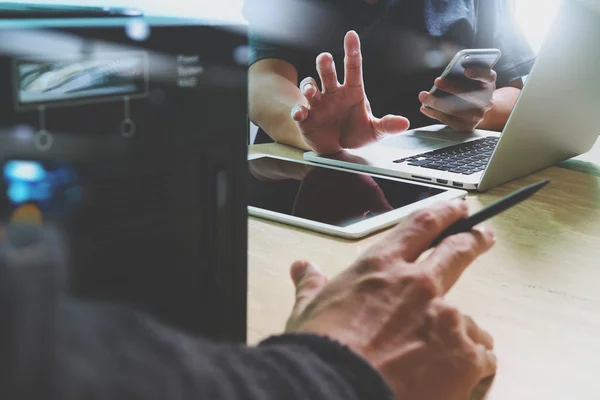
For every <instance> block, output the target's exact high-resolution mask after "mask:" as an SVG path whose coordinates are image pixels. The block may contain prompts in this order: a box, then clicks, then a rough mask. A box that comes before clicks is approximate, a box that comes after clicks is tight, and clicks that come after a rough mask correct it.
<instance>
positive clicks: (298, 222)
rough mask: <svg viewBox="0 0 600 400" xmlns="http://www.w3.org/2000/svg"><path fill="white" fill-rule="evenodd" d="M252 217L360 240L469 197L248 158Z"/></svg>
mask: <svg viewBox="0 0 600 400" xmlns="http://www.w3.org/2000/svg"><path fill="white" fill-rule="evenodd" d="M248 169H249V181H248V189H249V190H248V194H249V196H248V212H249V214H250V215H253V216H256V217H260V218H265V219H269V220H272V221H276V222H280V223H284V224H288V225H293V226H296V227H299V228H304V229H309V230H312V231H316V232H320V233H324V234H327V235H332V236H338V237H343V238H347V239H357V238H361V237H363V236H366V235H368V234H370V233H373V232H376V231H380V230H382V229H385V228H387V227H390V226H392V225H395V224H397V223H398V222H399V221H400V220H402V219H403V218H405V217H406V216H408V215H410V214H411V213H412V212H413V211H416V210H418V209H421V208H424V207H428V206H431V205H432V204H434V203H437V202H439V201H448V200H452V199H458V198H462V197H465V196H466V194H467V192H465V191H463V190H458V189H453V188H443V187H439V186H433V185H428V184H425V183H418V182H411V181H406V180H402V179H397V178H391V177H384V176H380V175H375V174H368V173H363V172H356V171H350V170H344V169H342V168H336V167H330V166H325V165H317V164H313V163H310V162H306V161H296V160H290V159H285V158H280V157H273V156H269V155H265V154H253V155H250V156H249V157H248Z"/></svg>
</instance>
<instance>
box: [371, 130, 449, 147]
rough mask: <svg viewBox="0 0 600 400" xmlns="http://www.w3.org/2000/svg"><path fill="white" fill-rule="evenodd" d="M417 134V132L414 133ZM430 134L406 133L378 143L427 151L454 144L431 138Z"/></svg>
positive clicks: (445, 140)
mask: <svg viewBox="0 0 600 400" xmlns="http://www.w3.org/2000/svg"><path fill="white" fill-rule="evenodd" d="M415 133H417V132H415ZM431 134H432V132H420V134H413V133H412V132H411V133H406V134H400V135H396V136H390V137H388V138H385V139H383V140H382V141H381V142H380V143H381V144H382V145H384V146H387V147H394V148H397V149H403V150H427V149H433V148H438V147H440V146H448V143H449V142H454V140H451V139H450V138H448V139H446V138H442V137H435V136H434V137H432V136H433V135H431Z"/></svg>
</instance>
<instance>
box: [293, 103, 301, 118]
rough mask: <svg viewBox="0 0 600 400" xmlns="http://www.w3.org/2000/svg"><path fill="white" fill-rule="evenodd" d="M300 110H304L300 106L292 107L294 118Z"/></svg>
mask: <svg viewBox="0 0 600 400" xmlns="http://www.w3.org/2000/svg"><path fill="white" fill-rule="evenodd" d="M300 111H302V109H301V108H300V106H294V108H292V112H291V115H292V118H293V117H294V115H296V113H297V112H300Z"/></svg>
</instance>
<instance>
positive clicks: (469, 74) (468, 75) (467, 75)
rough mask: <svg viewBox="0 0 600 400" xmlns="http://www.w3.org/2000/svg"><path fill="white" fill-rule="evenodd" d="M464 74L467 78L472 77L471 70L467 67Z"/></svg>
mask: <svg viewBox="0 0 600 400" xmlns="http://www.w3.org/2000/svg"><path fill="white" fill-rule="evenodd" d="M465 76H466V77H467V78H472V77H473V71H471V70H469V69H465Z"/></svg>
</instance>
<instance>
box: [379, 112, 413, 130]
mask: <svg viewBox="0 0 600 400" xmlns="http://www.w3.org/2000/svg"><path fill="white" fill-rule="evenodd" d="M372 124H373V128H375V130H376V131H377V133H378V134H380V135H387V134H394V133H400V132H404V131H406V130H407V129H408V128H409V127H410V121H409V120H408V119H406V118H404V117H401V116H399V115H386V116H385V117H383V118H373V121H372Z"/></svg>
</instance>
